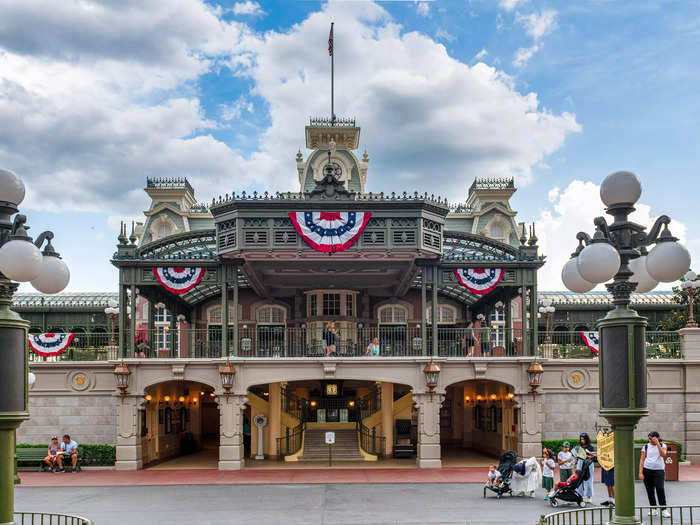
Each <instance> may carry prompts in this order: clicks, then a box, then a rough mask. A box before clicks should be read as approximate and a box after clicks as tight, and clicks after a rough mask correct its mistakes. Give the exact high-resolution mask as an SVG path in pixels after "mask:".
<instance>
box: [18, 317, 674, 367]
mask: <svg viewBox="0 0 700 525" xmlns="http://www.w3.org/2000/svg"><path fill="white" fill-rule="evenodd" d="M244 326H245V325H244ZM421 332H422V330H421V328H420V327H407V326H396V325H384V326H379V327H378V328H377V327H373V328H355V329H352V330H340V331H339V332H338V334H337V335H336V340H335V354H334V356H332V357H339V358H361V357H366V358H388V359H391V358H405V357H422V356H436V357H449V358H467V359H468V358H494V359H497V358H507V357H521V356H528V355H530V354H529V353H528V352H527V350H525V351H524V350H523V349H527V348H528V346H529V345H528V342H529V340H530V339H531V338H532V332H531V331H530V330H520V329H508V330H506V329H504V328H500V329H491V328H480V329H477V330H474V331H473V332H472V331H470V330H469V329H467V328H448V327H440V328H438V333H437V348H436V351H435V352H433V338H432V330H431V328H430V327H429V326H428V327H427V328H426V330H425V332H426V342H425V343H426V344H425V347H426V348H425V350H424V349H423V338H422V335H421ZM173 335H174V340H171V337H172V336H173ZM326 337H327V336H326V334H325V332H324V331H323V330H321V329H311V328H287V327H284V326H270V325H258V326H256V327H243V328H239V330H238V352H237V353H236V352H235V350H234V344H233V341H234V340H235V334H234V328H233V327H232V326H229V328H228V350H227V349H225V348H224V346H223V343H222V333H221V327H220V326H210V327H209V328H208V329H206V330H194V329H182V330H176V331H175V334H171V333H170V332H169V331H167V330H163V329H162V328H161V329H158V330H153V331H148V330H138V331H137V332H136V338H135V340H134V347H135V351H133V352H132V351H131V350H127V352H126V354H125V356H126V357H130V358H133V357H136V358H142V359H159V358H160V359H177V358H188V359H193V358H194V359H215V358H221V357H227V356H232V357H233V356H237V357H244V358H309V359H318V358H324V357H326V354H327V353H328V352H330V350H329V345H328V344H327V343H328V341H327V339H326ZM110 339H111V337H110V334H105V333H77V334H75V337H74V339H73V342H72V343H71V345H70V346H69V347H68V348H67V349H66V350H65V351H64V352H63V353H62V354H60V355H57V356H53V357H41V356H39V355H37V354H36V353H35V352H33V351H32V350H31V349H29V348H28V352H29V360H30V361H33V362H43V361H48V362H52V361H53V362H57V361H109V360H115V359H119V358H120V357H122V356H121V355H120V353H119V348H118V347H117V345H116V344H110ZM375 339H376V341H377V343H376V347H375V348H376V350H375V351H374V352H372V348H370V344H371V343H372V342H373V341H374V340H375ZM126 340H127V345H129V344H130V343H131V338H130V337H129V334H127V337H126ZM537 349H538V355H539V357H542V358H551V359H597V356H596V355H595V354H594V353H593V351H591V349H589V348H588V347H587V346H586V345H585V344H584V342H583V339H582V337H581V334H580V333H579V332H551V333H550V338H549V340H547V339H546V337H545V334H544V333H543V332H539V334H538V344H537ZM646 352H647V358H648V359H679V358H680V357H681V345H680V337H679V334H678V332H656V331H648V332H646Z"/></svg>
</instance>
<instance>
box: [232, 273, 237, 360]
mask: <svg viewBox="0 0 700 525" xmlns="http://www.w3.org/2000/svg"><path fill="white" fill-rule="evenodd" d="M233 355H234V356H235V357H238V266H234V267H233Z"/></svg>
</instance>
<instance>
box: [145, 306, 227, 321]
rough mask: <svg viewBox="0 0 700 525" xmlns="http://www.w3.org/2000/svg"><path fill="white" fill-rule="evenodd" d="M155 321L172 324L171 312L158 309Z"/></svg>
mask: <svg viewBox="0 0 700 525" xmlns="http://www.w3.org/2000/svg"><path fill="white" fill-rule="evenodd" d="M219 315H221V314H219ZM153 320H154V322H156V323H170V312H169V311H168V310H167V309H166V308H162V307H161V308H156V311H155V316H154V319H153Z"/></svg>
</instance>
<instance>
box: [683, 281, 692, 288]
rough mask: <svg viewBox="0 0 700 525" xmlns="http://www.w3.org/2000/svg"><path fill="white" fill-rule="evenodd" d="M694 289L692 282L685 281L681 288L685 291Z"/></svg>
mask: <svg viewBox="0 0 700 525" xmlns="http://www.w3.org/2000/svg"><path fill="white" fill-rule="evenodd" d="M692 287H693V283H692V282H690V281H683V282H682V283H681V288H683V289H684V290H687V289H688V288H692Z"/></svg>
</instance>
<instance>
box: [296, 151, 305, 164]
mask: <svg viewBox="0 0 700 525" xmlns="http://www.w3.org/2000/svg"><path fill="white" fill-rule="evenodd" d="M302 160H304V156H303V155H302V154H301V149H299V151H297V162H301V161H302Z"/></svg>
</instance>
